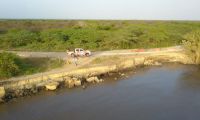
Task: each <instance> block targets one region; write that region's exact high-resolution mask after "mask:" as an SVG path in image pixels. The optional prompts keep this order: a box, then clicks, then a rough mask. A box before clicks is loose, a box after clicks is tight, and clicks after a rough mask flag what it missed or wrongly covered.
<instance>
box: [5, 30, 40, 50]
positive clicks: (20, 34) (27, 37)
mask: <svg viewBox="0 0 200 120" xmlns="http://www.w3.org/2000/svg"><path fill="white" fill-rule="evenodd" d="M38 40H39V37H38V35H37V34H36V33H34V32H30V31H27V30H9V31H8V32H7V33H6V34H4V35H2V42H3V45H4V46H5V47H6V48H17V47H21V46H26V45H27V44H31V43H33V42H37V41H38Z"/></svg>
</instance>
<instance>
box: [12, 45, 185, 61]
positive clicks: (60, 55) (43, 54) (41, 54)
mask: <svg viewBox="0 0 200 120" xmlns="http://www.w3.org/2000/svg"><path fill="white" fill-rule="evenodd" d="M169 51H172V52H175V51H182V48H181V47H180V46H175V47H168V48H154V49H128V50H112V51H100V52H92V56H91V57H96V56H111V55H141V54H151V53H156V52H158V53H160V52H169ZM10 52H12V53H16V54H17V55H19V56H21V57H49V58H59V59H63V60H66V59H67V58H69V57H68V56H67V54H66V52H22V51H21V52H20V51H10ZM91 57H90V58H91Z"/></svg>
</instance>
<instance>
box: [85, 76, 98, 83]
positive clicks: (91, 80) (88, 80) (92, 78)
mask: <svg viewBox="0 0 200 120" xmlns="http://www.w3.org/2000/svg"><path fill="white" fill-rule="evenodd" d="M95 79H96V78H95V77H90V78H87V79H86V81H87V82H89V83H91V82H94V81H95Z"/></svg>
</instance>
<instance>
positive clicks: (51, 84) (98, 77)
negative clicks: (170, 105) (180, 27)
mask: <svg viewBox="0 0 200 120" xmlns="http://www.w3.org/2000/svg"><path fill="white" fill-rule="evenodd" d="M94 61H95V60H94ZM112 61H113V62H112ZM165 62H178V63H182V64H192V62H191V61H190V60H189V58H188V57H187V56H186V55H185V54H184V53H183V52H166V53H155V54H145V55H134V56H127V55H124V56H118V58H115V59H112V60H111V61H109V62H105V61H103V62H101V61H100V62H99V63H94V62H92V61H91V63H93V64H88V65H85V66H83V67H81V68H78V69H75V70H72V71H67V72H61V73H56V74H49V75H43V76H40V77H36V78H29V79H19V80H15V81H9V80H7V81H2V82H1V83H0V84H1V89H0V90H1V92H0V93H2V94H0V95H1V96H0V97H1V98H2V100H3V101H9V100H11V99H13V98H18V97H23V96H30V95H33V94H37V93H38V92H40V91H43V90H56V89H58V88H62V87H68V88H73V87H81V86H82V88H85V87H86V84H88V83H89V84H92V83H100V82H103V81H104V80H103V78H104V76H111V75H112V74H113V73H118V74H119V73H121V72H120V71H124V70H127V69H131V70H133V69H134V70H137V68H138V67H140V66H152V65H159V66H160V65H162V63H165ZM120 75H121V76H125V74H123V73H121V74H120ZM115 79H118V78H115Z"/></svg>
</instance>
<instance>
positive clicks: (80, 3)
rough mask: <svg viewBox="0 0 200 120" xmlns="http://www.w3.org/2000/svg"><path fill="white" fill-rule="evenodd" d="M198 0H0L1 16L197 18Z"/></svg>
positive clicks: (199, 1)
mask: <svg viewBox="0 0 200 120" xmlns="http://www.w3.org/2000/svg"><path fill="white" fill-rule="evenodd" d="M199 5H200V0H0V19H117V20H121V19H122V20H200V7H199Z"/></svg>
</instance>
